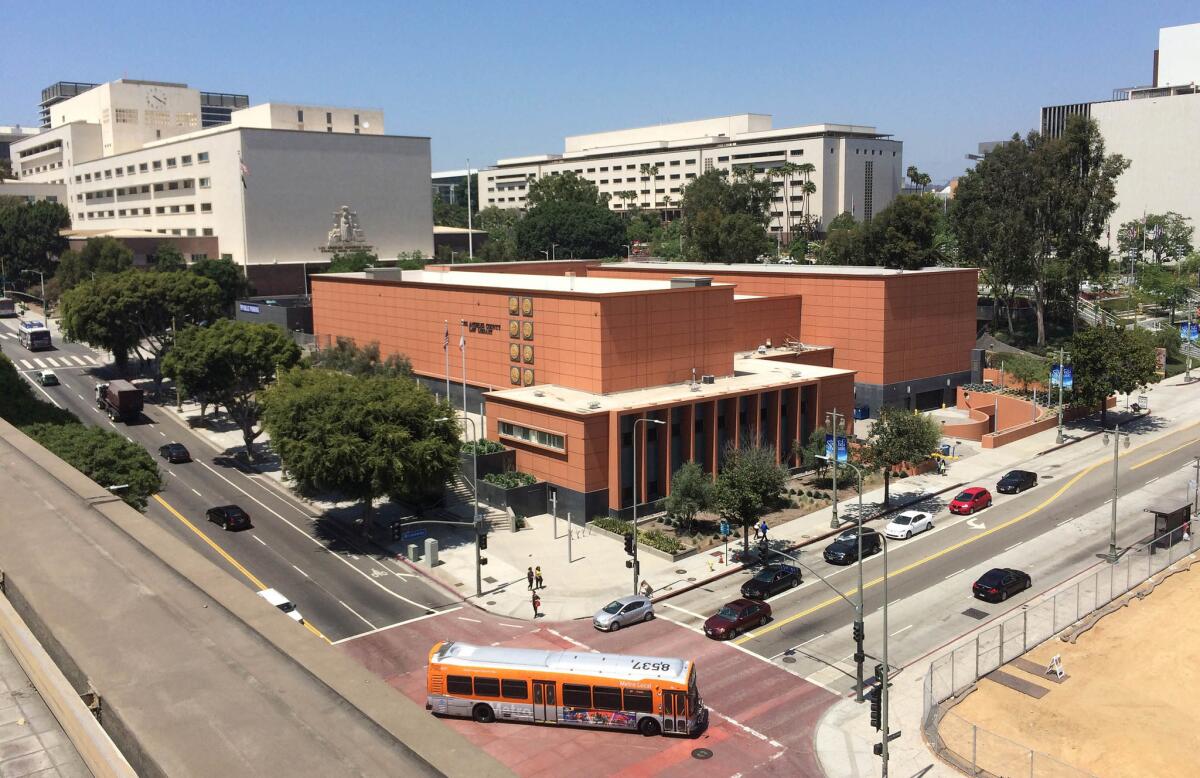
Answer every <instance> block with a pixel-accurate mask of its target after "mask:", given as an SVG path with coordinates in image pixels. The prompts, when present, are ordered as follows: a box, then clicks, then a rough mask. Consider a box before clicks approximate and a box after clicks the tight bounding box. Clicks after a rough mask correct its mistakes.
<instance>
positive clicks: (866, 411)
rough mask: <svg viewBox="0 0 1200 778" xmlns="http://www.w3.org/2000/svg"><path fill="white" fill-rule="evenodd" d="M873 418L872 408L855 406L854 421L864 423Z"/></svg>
mask: <svg viewBox="0 0 1200 778" xmlns="http://www.w3.org/2000/svg"><path fill="white" fill-rule="evenodd" d="M869 418H871V406H869V405H856V406H854V420H855V421H862V420H863V419H869Z"/></svg>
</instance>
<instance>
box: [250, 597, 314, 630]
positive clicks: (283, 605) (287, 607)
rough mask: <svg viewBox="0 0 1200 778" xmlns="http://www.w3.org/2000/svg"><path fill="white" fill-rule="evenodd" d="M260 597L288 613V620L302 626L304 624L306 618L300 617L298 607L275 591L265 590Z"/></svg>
mask: <svg viewBox="0 0 1200 778" xmlns="http://www.w3.org/2000/svg"><path fill="white" fill-rule="evenodd" d="M258 596H259V597H262V598H263V599H264V600H266V601H267V602H269V603H271V604H272V605H274V606H275V607H276V608H278V609H279V610H281V611H283V612H284V613H286V614H287V615H288V618H290V619H292V620H293V621H296V622H298V623H300V624H303V623H304V617H303V616H301V615H300V611H298V610H296V605H295V604H294V603H293V602H292V601H291V600H289V599H288V598H287V597H284V596H283V595H282V594H280V593H279V592H277V591H275V590H274V589H263V590H262V591H261V592H259V593H258Z"/></svg>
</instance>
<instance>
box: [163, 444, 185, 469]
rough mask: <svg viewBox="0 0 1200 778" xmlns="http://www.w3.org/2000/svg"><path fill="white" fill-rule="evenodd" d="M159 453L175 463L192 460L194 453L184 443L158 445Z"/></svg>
mask: <svg viewBox="0 0 1200 778" xmlns="http://www.w3.org/2000/svg"><path fill="white" fill-rule="evenodd" d="M158 455H159V456H160V457H162V458H163V459H165V460H167V461H168V462H170V463H171V464H173V465H178V464H180V463H181V462H191V461H192V455H191V454H189V453H188V450H187V448H186V447H185V446H184V445H183V444H182V443H168V444H167V445H165V446H159V447H158Z"/></svg>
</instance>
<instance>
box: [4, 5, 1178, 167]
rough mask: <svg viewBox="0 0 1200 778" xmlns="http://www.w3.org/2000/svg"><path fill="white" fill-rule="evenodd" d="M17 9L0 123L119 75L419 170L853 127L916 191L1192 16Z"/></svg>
mask: <svg viewBox="0 0 1200 778" xmlns="http://www.w3.org/2000/svg"><path fill="white" fill-rule="evenodd" d="M52 8H53V10H48V7H47V6H46V5H45V4H44V3H35V2H22V3H10V4H6V5H5V11H4V17H3V18H4V43H3V45H2V47H0V72H2V73H3V78H0V124H7V123H13V122H22V123H33V122H34V121H35V120H36V117H37V114H36V104H37V102H38V100H39V99H40V90H41V88H42V87H44V86H46V85H48V84H50V83H53V82H54V81H59V80H79V81H96V82H101V81H108V80H112V79H116V78H121V77H123V76H127V77H129V78H143V79H152V80H162V81H182V82H186V83H188V84H189V85H191V86H194V87H197V88H200V89H206V90H216V91H235V92H243V93H248V94H249V95H250V98H251V101H252V102H256V103H257V102H265V101H267V100H278V101H282V102H289V101H290V102H306V103H315V104H331V105H345V106H362V107H378V108H382V109H383V110H384V111H385V112H386V124H387V131H388V132H389V133H392V134H411V135H427V136H429V137H431V138H432V143H433V167H434V169H435V170H439V169H449V168H461V167H463V166H464V165H465V160H466V158H468V157H470V159H471V162H472V164H473V165H478V164H489V163H492V162H494V161H495V160H496V159H497V158H498V157H508V156H522V155H526V154H536V153H545V152H555V151H561V150H562V138H563V136H565V135H571V134H577V133H584V132H595V131H599V130H605V129H618V128H623V127H634V126H639V125H643V124H653V123H657V122H665V121H681V120H685V119H695V118H701V117H706V116H719V115H723V114H731V113H741V112H747V111H750V112H757V113H769V114H773V115H774V117H775V126H777V127H782V126H790V125H797V124H808V123H815V122H853V123H857V124H871V125H875V126H876V127H878V128H879V129H880V130H881V131H883V132H888V133H892V134H894V135H895V137H896V138H898V139H900V140H902V141H903V142H904V161H905V163H906V164H916V165H918V166H919V167H921V168H922V169H923V170H927V171H928V172H929V173H930V174H931V175H932V176H933V178H934V180H941V179H945V178H948V177H950V176H952V175H955V174H957V173H959V172H961V171H962V169H963V167H964V165H965V164H966V163H965V161H964V159H963V155H964V154H966V153H967V152H973V151H975V147H976V143H977V142H979V141H985V140H997V139H1003V138H1006V137H1008V136H1010V135H1011V134H1012V133H1013V132H1014V131H1020V132H1025V131H1027V130H1029V129H1032V128H1033V127H1034V126H1035V124H1037V122H1038V115H1039V114H1038V111H1039V109H1040V107H1041V106H1042V105H1048V104H1053V103H1061V102H1075V101H1084V100H1095V99H1104V98H1106V97H1108V96H1109V95H1110V94H1111V90H1112V89H1113V88H1114V87H1120V86H1131V85H1138V84H1146V83H1149V81H1150V75H1151V57H1152V52H1153V50H1154V48H1155V47H1156V45H1157V41H1158V28H1159V27H1164V26H1170V25H1176V24H1187V23H1191V22H1197V21H1200V5H1198V4H1197V3H1196V0H1164V1H1162V2H1153V1H1146V0H1143V1H1142V2H1139V3H1130V2H1113V1H1105V2H1081V1H1079V0H1063V1H1062V2H1055V3H1050V2H1037V3H1035V2H1023V1H1022V0H1015V1H1014V2H1011V3H996V2H992V3H973V2H962V1H961V0H959V2H920V1H919V0H918V2H909V3H897V2H867V3H808V2H798V1H797V0H792V1H791V2H728V0H726V1H725V2H719V3H718V2H691V3H683V2H679V3H668V2H645V0H643V1H642V2H624V1H623V0H610V2H606V3H587V4H584V3H576V2H561V0H560V1H559V2H550V1H547V2H503V3H493V2H484V1H483V0H479V1H478V2H463V3H458V2H421V3H412V2H353V0H352V1H351V2H343V3H332V2H310V1H309V0H297V1H296V2H286V3H285V2H275V0H260V1H259V2H245V1H244V0H240V1H238V2H228V1H227V0H210V1H209V2H203V3H174V2H169V3H163V2H136V3H135V2H129V1H128V0H114V1H113V2H111V3H98V2H94V0H92V1H89V2H76V1H75V0H68V1H66V2H59V3H55V4H53V6H52Z"/></svg>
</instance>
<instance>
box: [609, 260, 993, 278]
mask: <svg viewBox="0 0 1200 778" xmlns="http://www.w3.org/2000/svg"><path fill="white" fill-rule="evenodd" d="M609 268H620V269H622V270H639V269H640V270H680V271H684V272H681V273H680V275H687V274H695V275H712V274H714V273H786V274H792V275H812V276H878V277H881V278H888V277H892V276H905V275H912V274H914V273H961V272H964V271H970V272H972V273H974V272H977V271H976V269H975V268H973V267H923V268H921V269H920V270H893V269H891V268H886V267H874V266H870V267H868V266H863V265H780V264H773V265H764V264H758V263H745V264H731V263H720V262H608V263H605V264H603V265H601V266H600V269H609Z"/></svg>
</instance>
